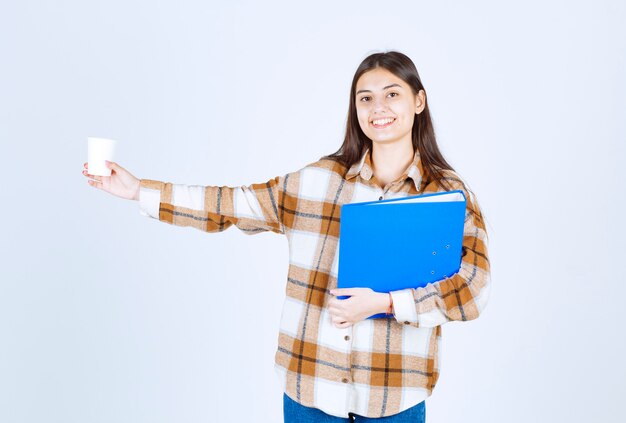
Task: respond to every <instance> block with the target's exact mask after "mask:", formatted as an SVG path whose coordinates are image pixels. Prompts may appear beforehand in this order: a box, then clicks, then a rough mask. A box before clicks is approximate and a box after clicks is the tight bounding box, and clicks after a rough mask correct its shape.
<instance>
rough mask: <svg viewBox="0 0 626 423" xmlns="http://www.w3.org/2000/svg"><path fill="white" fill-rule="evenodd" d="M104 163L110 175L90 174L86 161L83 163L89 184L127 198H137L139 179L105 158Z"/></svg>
mask: <svg viewBox="0 0 626 423" xmlns="http://www.w3.org/2000/svg"><path fill="white" fill-rule="evenodd" d="M106 165H107V167H108V168H110V169H111V176H98V175H91V174H89V173H88V172H89V169H88V168H87V163H85V164H84V165H83V167H84V169H83V175H85V176H86V177H87V178H89V181H87V182H88V183H89V185H91V186H92V187H94V188H98V189H101V190H103V191H106V192H108V193H110V194H113V195H115V196H118V197H121V198H125V199H127V200H139V183H140V179H137V178H135V177H134V176H133V175H132V174H131V173H130V172H129V171H127V170H126V169H124V168H123V167H122V166H120V165H118V164H117V163H115V162H110V161H108V160H107V161H106Z"/></svg>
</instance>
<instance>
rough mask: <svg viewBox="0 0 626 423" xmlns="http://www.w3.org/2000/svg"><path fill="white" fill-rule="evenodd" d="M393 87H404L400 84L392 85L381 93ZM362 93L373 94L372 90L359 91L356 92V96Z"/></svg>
mask: <svg viewBox="0 0 626 423" xmlns="http://www.w3.org/2000/svg"><path fill="white" fill-rule="evenodd" d="M391 87H400V88H402V86H401V85H400V84H391V85H387V86H386V87H385V88H383V89H382V90H381V91H385V90H386V89H387V88H391ZM361 93H371V91H370V90H359V91H357V92H356V94H355V95H359V94H361Z"/></svg>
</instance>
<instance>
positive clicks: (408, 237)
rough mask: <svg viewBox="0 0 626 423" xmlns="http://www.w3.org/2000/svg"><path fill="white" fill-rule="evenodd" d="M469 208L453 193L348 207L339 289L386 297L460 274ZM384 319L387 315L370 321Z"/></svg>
mask: <svg viewBox="0 0 626 423" xmlns="http://www.w3.org/2000/svg"><path fill="white" fill-rule="evenodd" d="M465 203H466V199H465V195H464V194H463V191H461V190H455V191H448V192H438V193H432V194H422V195H413V196H407V197H403V198H394V199H389V200H381V201H368V202H364V203H349V204H344V205H343V206H342V207H341V219H340V224H339V275H338V280H337V287H338V288H359V287H365V288H371V289H372V290H374V291H376V292H385V293H386V292H390V291H395V290H400V289H405V288H417V287H423V286H426V285H427V284H428V283H431V282H435V281H438V280H440V279H444V278H445V277H449V276H451V275H453V274H454V273H456V272H458V270H459V268H460V266H461V247H462V243H463V227H464V224H465ZM338 298H340V299H344V298H348V296H339V297H338ZM380 317H389V316H387V315H386V314H385V313H380V314H375V315H373V316H370V317H369V318H370V319H371V318H380Z"/></svg>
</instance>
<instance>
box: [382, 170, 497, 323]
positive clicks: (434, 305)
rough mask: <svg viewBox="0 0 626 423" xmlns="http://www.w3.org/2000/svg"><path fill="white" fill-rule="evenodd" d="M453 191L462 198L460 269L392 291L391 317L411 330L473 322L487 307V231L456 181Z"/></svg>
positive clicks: (472, 201)
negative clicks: (463, 198) (460, 192)
mask: <svg viewBox="0 0 626 423" xmlns="http://www.w3.org/2000/svg"><path fill="white" fill-rule="evenodd" d="M453 181H458V185H457V183H453V185H457V186H456V187H454V188H453V189H460V190H462V191H463V193H464V194H465V198H466V200H467V201H466V211H465V225H464V229H463V245H462V258H461V266H460V269H459V270H458V272H457V273H455V274H454V275H452V276H449V277H446V278H445V279H441V280H439V281H436V282H433V283H429V284H427V285H426V286H425V287H419V288H409V289H403V290H399V291H392V292H391V296H392V298H393V306H394V317H395V318H396V320H397V321H398V322H400V323H404V324H410V325H412V326H415V327H434V326H439V325H441V324H443V323H446V322H449V321H453V320H457V321H466V320H473V319H476V318H477V317H478V316H479V315H480V314H481V312H482V311H483V310H484V309H485V306H486V305H487V300H488V298H489V291H490V288H491V274H490V265H489V259H488V257H487V244H488V238H487V231H486V228H485V224H484V221H483V216H482V213H481V211H480V207H479V205H478V202H477V201H476V198H475V197H474V196H473V195H472V196H471V197H470V195H468V191H467V190H466V189H465V186H464V185H463V184H462V183H461V182H460V180H459V179H453Z"/></svg>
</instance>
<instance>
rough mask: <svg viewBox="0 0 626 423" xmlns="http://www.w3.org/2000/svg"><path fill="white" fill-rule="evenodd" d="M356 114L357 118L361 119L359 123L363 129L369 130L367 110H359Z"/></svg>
mask: <svg viewBox="0 0 626 423" xmlns="http://www.w3.org/2000/svg"><path fill="white" fill-rule="evenodd" d="M356 115H357V119H358V120H359V125H360V126H361V129H362V130H363V131H366V130H367V125H368V122H367V117H368V113H367V111H365V112H364V111H359V110H357V112H356Z"/></svg>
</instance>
